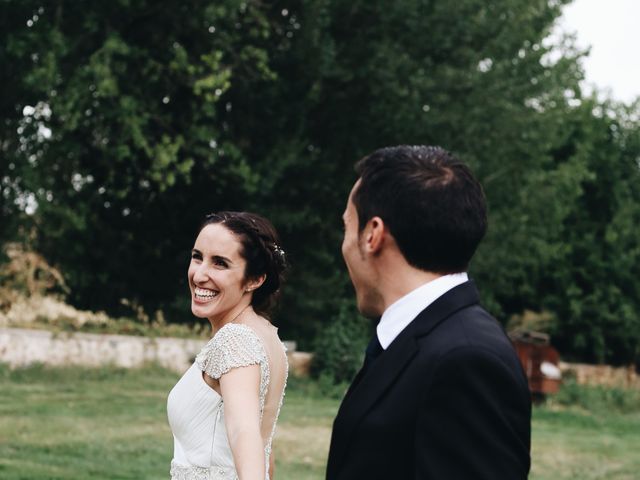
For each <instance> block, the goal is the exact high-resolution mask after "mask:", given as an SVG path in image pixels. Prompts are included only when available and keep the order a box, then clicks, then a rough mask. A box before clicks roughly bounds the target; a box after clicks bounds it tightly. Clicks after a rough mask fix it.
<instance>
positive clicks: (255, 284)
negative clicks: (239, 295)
mask: <svg viewBox="0 0 640 480" xmlns="http://www.w3.org/2000/svg"><path fill="white" fill-rule="evenodd" d="M266 279H267V274H266V273H265V274H262V275H260V276H259V277H256V278H252V279H251V280H249V281H248V282H247V284H246V285H245V286H244V291H245V292H247V293H249V292H253V291H254V290H257V289H258V288H260V287H261V286H262V284H263V283H264V281H265V280H266Z"/></svg>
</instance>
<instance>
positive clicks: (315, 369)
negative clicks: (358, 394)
mask: <svg viewBox="0 0 640 480" xmlns="http://www.w3.org/2000/svg"><path fill="white" fill-rule="evenodd" d="M372 328H373V324H371V322H369V321H367V320H366V319H364V318H363V317H361V316H360V315H358V313H357V310H356V308H355V305H354V304H353V302H344V303H343V304H342V305H341V306H340V309H339V312H338V316H337V317H336V318H335V319H334V320H333V321H332V322H331V323H330V324H329V325H328V326H327V328H324V329H323V330H321V332H320V334H319V335H318V336H317V337H316V339H315V345H314V347H315V348H314V351H315V355H314V358H313V365H312V374H313V375H314V376H315V377H316V378H318V379H321V380H322V384H323V385H325V384H331V383H333V384H334V385H338V384H341V383H345V382H350V381H351V380H352V379H353V377H354V376H355V374H356V373H357V372H358V370H359V369H360V367H361V366H362V361H363V358H364V350H365V348H366V346H367V343H368V342H369V338H370V337H371V334H372Z"/></svg>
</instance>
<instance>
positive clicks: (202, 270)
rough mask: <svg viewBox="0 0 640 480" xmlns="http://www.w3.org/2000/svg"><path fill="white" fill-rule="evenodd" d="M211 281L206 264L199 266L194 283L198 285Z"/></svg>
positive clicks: (194, 276) (194, 275)
mask: <svg viewBox="0 0 640 480" xmlns="http://www.w3.org/2000/svg"><path fill="white" fill-rule="evenodd" d="M208 279H209V275H208V273H207V268H206V266H205V264H204V263H201V264H200V265H198V266H197V267H196V269H195V271H194V272H193V281H194V282H196V283H200V282H206V281H207V280H208Z"/></svg>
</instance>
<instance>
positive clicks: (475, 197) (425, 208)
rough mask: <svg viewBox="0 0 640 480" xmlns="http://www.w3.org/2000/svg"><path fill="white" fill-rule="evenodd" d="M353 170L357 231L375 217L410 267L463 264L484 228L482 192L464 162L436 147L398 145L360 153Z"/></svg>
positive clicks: (442, 268) (447, 269)
mask: <svg viewBox="0 0 640 480" xmlns="http://www.w3.org/2000/svg"><path fill="white" fill-rule="evenodd" d="M356 172H357V173H358V174H359V175H360V184H359V186H358V188H357V189H356V190H355V192H354V194H353V204H354V206H355V208H356V211H357V213H358V229H359V231H362V229H364V227H365V225H366V224H367V222H368V221H369V220H370V219H371V218H372V217H374V216H378V217H380V218H381V219H382V220H383V221H384V222H385V224H386V225H387V226H388V227H389V231H390V232H391V235H393V238H394V239H395V240H396V243H397V244H398V248H399V249H400V251H401V252H402V254H403V255H404V257H405V259H406V260H407V262H409V264H411V265H413V266H414V267H416V268H419V269H421V270H426V271H430V272H436V273H442V274H445V273H455V272H462V271H464V270H466V269H467V267H468V264H469V261H470V260H471V257H472V256H473V254H474V252H475V251H476V248H477V247H478V244H479V243H480V240H482V237H483V236H484V234H485V232H486V229H487V211H486V203H485V197H484V193H483V191H482V187H481V186H480V183H479V182H478V181H477V180H476V179H475V177H474V176H473V174H472V173H471V170H470V169H469V167H467V166H466V165H465V164H464V163H462V162H461V161H460V160H458V159H457V158H456V157H455V156H454V155H452V154H451V153H449V152H447V151H446V150H444V149H442V148H440V147H429V146H422V145H421V146H407V145H400V146H397V147H388V148H383V149H380V150H377V151H375V152H373V153H372V154H371V155H369V156H367V157H365V158H363V159H362V160H360V161H359V162H358V163H357V164H356Z"/></svg>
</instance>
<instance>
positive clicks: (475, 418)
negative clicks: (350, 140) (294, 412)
mask: <svg viewBox="0 0 640 480" xmlns="http://www.w3.org/2000/svg"><path fill="white" fill-rule="evenodd" d="M356 171H357V173H358V174H359V176H360V178H359V179H358V180H357V181H356V183H355V185H354V186H353V189H352V190H351V194H350V195H349V200H348V203H347V208H346V211H345V212H344V215H343V219H344V224H345V234H344V241H343V244H342V253H343V256H344V259H345V263H346V264H347V268H348V270H349V275H350V277H351V280H352V282H353V285H354V287H355V290H356V296H357V301H358V309H359V310H360V311H361V312H362V314H363V315H365V316H367V317H369V318H372V319H378V318H380V321H379V323H378V326H377V329H376V335H375V336H374V338H373V339H372V342H371V343H370V345H369V347H368V348H367V354H366V358H365V365H364V366H363V368H362V370H361V371H360V372H359V373H358V375H357V376H356V378H355V380H354V382H353V384H352V385H351V387H350V388H349V391H348V392H347V394H346V396H345V398H344V400H343V402H342V405H341V407H340V410H339V412H338V415H337V417H336V419H335V422H334V426H333V434H332V438H331V448H330V452H329V461H328V465H327V479H328V480H359V479H368V480H372V479H381V480H382V479H384V480H397V479H425V480H433V479H438V480H457V479H473V480H477V479H486V480H500V479H505V480H518V479H525V478H527V474H528V472H529V465H530V459H529V448H530V425H531V403H530V394H529V389H528V386H527V380H526V378H525V376H524V373H523V371H522V368H521V366H520V363H519V362H518V358H517V357H516V354H515V352H514V350H513V348H512V346H511V343H510V342H509V339H508V338H507V336H506V335H505V333H504V331H503V330H502V328H501V327H500V325H499V324H498V323H497V322H496V320H495V319H493V318H492V317H491V316H490V315H489V314H488V313H487V312H486V311H485V310H484V309H483V308H482V307H481V306H480V305H479V304H478V292H477V290H476V287H475V285H474V284H473V282H472V281H470V280H469V279H468V277H467V274H466V270H467V266H468V264H469V261H470V260H471V257H472V256H473V253H474V252H475V250H476V247H477V246H478V244H479V243H480V240H481V239H482V237H483V236H484V233H485V231H486V224H487V220H486V207H485V200H484V194H483V192H482V188H481V186H480V184H479V183H478V182H477V180H476V179H475V178H474V177H473V175H472V174H471V172H470V170H469V169H468V168H467V167H466V166H465V165H464V164H462V163H461V162H460V161H458V160H457V159H456V158H455V157H454V156H453V155H451V154H450V153H448V152H446V151H445V150H443V149H441V148H438V147H424V146H418V147H408V146H399V147H391V148H384V149H381V150H378V151H376V152H374V153H373V154H371V155H369V156H368V157H365V158H364V159H362V160H361V161H360V162H359V163H358V164H357V165H356Z"/></svg>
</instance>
